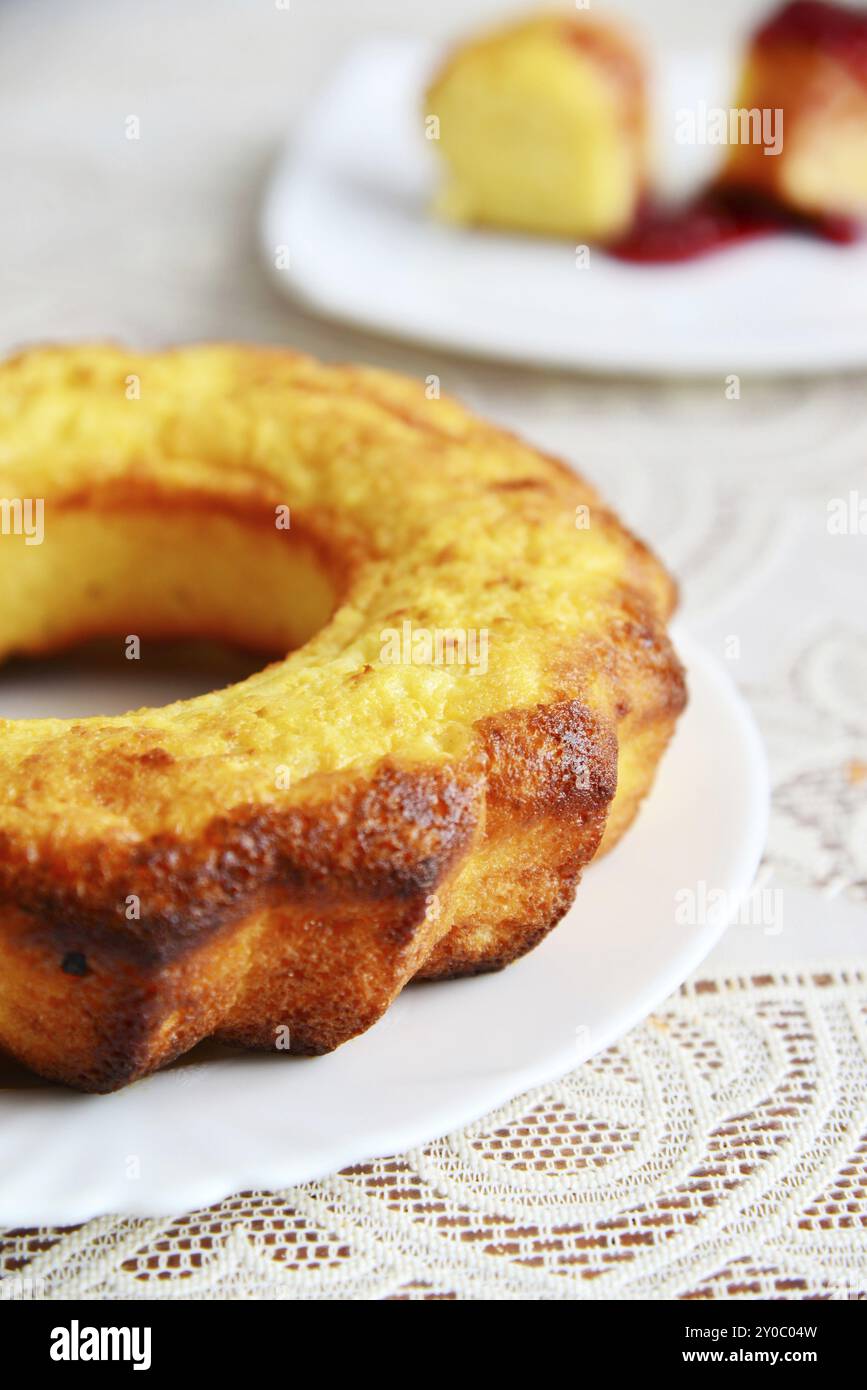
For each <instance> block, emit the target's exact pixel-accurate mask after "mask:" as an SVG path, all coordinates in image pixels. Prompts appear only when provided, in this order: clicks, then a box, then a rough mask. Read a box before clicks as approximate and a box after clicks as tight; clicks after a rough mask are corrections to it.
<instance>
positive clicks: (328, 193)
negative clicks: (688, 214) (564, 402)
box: [261, 39, 867, 375]
mask: <svg viewBox="0 0 867 1390" xmlns="http://www.w3.org/2000/svg"><path fill="white" fill-rule="evenodd" d="M438 52H439V50H438V49H437V48H436V47H433V48H432V47H431V46H430V45H429V44H428V43H425V42H420V41H418V40H415V39H413V40H403V39H401V40H397V39H395V40H386V39H382V40H373V41H370V42H367V43H365V44H364V45H363V46H361V47H360V48H358V49H357V50H356V51H355V52H354V53H353V54H352V55H351V56H350V58H349V59H348V60H346V61H345V62H344V64H343V65H342V66H341V67H340V68H339V69H338V71H337V73H336V75H335V76H334V78H333V80H332V82H331V84H330V85H329V86H328V87H327V88H326V89H325V91H324V92H323V94H322V95H321V96H320V98H319V99H318V101H317V102H315V103H314V105H313V107H312V110H311V112H310V114H309V116H308V118H307V120H306V122H305V124H304V125H303V126H302V129H301V131H300V133H299V134H298V136H297V138H296V139H295V140H294V141H293V144H292V146H291V148H289V149H287V151H286V152H285V154H284V156H283V158H282V160H281V161H280V163H279V165H278V167H277V169H276V171H275V174H274V177H273V180H272V182H271V185H270V187H269V190H268V193H267V197H266V200H265V205H264V209H263V214H262V220H261V239H262V247H263V253H264V255H265V258H266V262H267V264H268V265H269V266H271V267H272V268H273V270H274V275H275V278H276V279H277V282H278V284H280V285H281V286H282V287H283V289H284V290H286V291H287V292H289V293H290V294H292V295H293V296H295V297H296V298H297V299H299V300H301V301H302V302H303V303H305V304H306V305H307V306H308V307H309V308H310V309H312V310H313V311H314V312H316V313H318V314H321V315H323V316H325V317H327V318H330V319H335V320H340V321H343V322H347V323H351V324H353V325H355V326H358V327H364V328H368V329H373V330H376V331H379V332H382V333H385V334H388V335H389V336H393V337H399V338H406V339H410V340H413V341H416V342H420V343H430V344H433V345H435V346H437V347H440V348H445V349H452V350H457V351H461V352H465V353H469V354H472V355H474V356H482V357H491V358H498V359H501V360H513V361H521V362H529V363H535V364H539V365H545V366H558V367H572V368H582V369H595V370H598V371H620V372H641V373H654V374H659V373H677V374H689V375H697V374H699V375H710V374H722V375H726V374H728V373H731V372H739V371H742V370H743V371H756V372H765V373H783V372H792V371H797V372H800V371H804V372H807V371H809V372H816V371H833V370H838V369H846V368H857V367H864V366H867V246H864V245H862V246H842V247H841V246H834V245H830V244H826V243H823V242H821V241H818V240H813V239H811V238H808V237H797V236H773V237H768V238H766V239H764V240H760V241H757V242H754V243H752V244H747V245H742V246H739V247H734V248H731V249H728V250H724V251H720V252H718V253H716V254H711V255H709V256H707V257H705V258H703V259H699V260H696V261H693V262H691V263H688V264H680V265H673V266H631V265H626V264H623V263H619V262H616V261H614V260H611V259H609V258H607V257H606V256H605V255H604V254H603V253H602V252H601V251H599V250H596V249H595V248H594V249H592V250H591V253H590V263H589V265H588V266H587V267H586V268H584V269H579V268H578V266H577V264H576V256H575V248H574V246H572V245H571V244H570V243H569V242H566V241H556V240H547V239H541V238H540V239H538V240H536V239H533V238H530V237H521V236H510V235H506V234H503V233H490V232H485V231H479V230H467V229H464V228H452V227H448V226H444V225H442V224H440V223H438V222H437V221H435V220H434V219H433V218H432V217H431V215H430V213H429V204H430V197H431V192H432V190H433V188H434V186H435V182H436V178H437V169H436V165H435V159H434V155H433V151H432V149H431V146H430V144H429V142H426V141H425V140H424V138H423V134H422V129H423V115H424V111H423V93H424V90H425V84H426V81H427V79H428V77H429V75H430V73H431V71H432V68H433V66H434V65H435V63H436V61H437V56H438ZM733 71H734V63H733V55H732V52H731V51H730V50H727V49H725V48H721V49H720V50H719V52H718V53H717V54H716V55H715V56H711V55H709V54H708V55H703V54H701V53H692V54H684V53H680V54H677V53H675V54H667V55H662V56H660V58H659V60H658V63H657V71H656V74H655V97H654V107H655V109H654V126H655V130H656V146H657V151H656V156H657V158H656V164H657V169H658V179H657V182H658V184H659V186H660V187H661V188H663V189H666V190H669V191H675V190H676V191H677V192H678V193H681V194H683V193H686V192H688V191H689V189H690V188H691V187H696V186H697V185H698V184H699V183H700V181H701V179H702V178H703V177H705V176H706V175H707V173H708V172H709V168H710V166H711V165H712V162H713V159H714V157H715V156H716V155H718V153H719V151H718V150H714V149H712V148H708V147H706V146H705V147H701V146H697V147H695V148H691V147H685V146H680V145H677V144H676V143H675V141H674V138H673V131H674V128H675V113H676V111H677V110H678V108H680V107H687V106H691V105H694V103H695V100H696V93H699V94H700V95H701V97H702V99H703V100H705V101H707V102H708V104H709V105H710V106H713V105H715V104H720V105H724V106H726V107H727V106H728V105H729V103H730V100H731V92H732V90H733V86H732V76H733Z"/></svg>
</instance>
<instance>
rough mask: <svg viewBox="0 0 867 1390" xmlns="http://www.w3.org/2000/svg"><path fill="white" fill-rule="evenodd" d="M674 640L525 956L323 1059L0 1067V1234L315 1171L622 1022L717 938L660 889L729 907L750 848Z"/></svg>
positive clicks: (397, 1145)
mask: <svg viewBox="0 0 867 1390" xmlns="http://www.w3.org/2000/svg"><path fill="white" fill-rule="evenodd" d="M678 647H679V650H680V652H681V655H682V657H683V659H684V661H685V663H686V665H687V668H688V672H689V683H690V704H689V708H688V710H687V712H686V714H685V715H684V717H683V719H682V720H681V723H680V726H679V729H678V732H677V735H676V737H675V739H674V741H673V743H672V746H671V748H670V750H669V752H668V754H667V755H666V758H665V761H664V764H663V766H662V769H661V772H660V776H659V779H658V782H657V785H656V787H655V789H654V792H653V795H652V796H651V797H650V799H649V800H648V802H647V804H646V806H645V808H644V809H643V811H642V813H641V816H640V817H639V820H638V822H637V824H636V826H635V827H634V828H633V830H632V831H631V832H630V833H629V835H628V836H627V837H626V838H625V839H624V841H623V842H622V843H621V844H620V845H619V846H618V848H617V849H616V850H615V851H614V853H613V854H611V855H610V856H609V857H608V858H607V859H604V860H602V861H601V862H600V863H599V864H597V865H594V866H592V867H591V868H590V869H589V870H588V872H587V874H586V876H585V879H584V882H583V884H582V885H581V888H580V890H579V893H578V898H577V903H576V906H575V907H574V908H573V909H572V911H571V912H570V914H569V916H568V918H567V919H566V920H565V921H564V922H562V923H561V924H560V926H559V927H558V928H557V929H556V930H555V931H554V932H553V933H552V934H551V935H550V936H549V937H548V938H547V940H546V941H545V942H543V944H542V945H541V946H540V947H539V948H538V949H537V950H536V951H535V952H533V954H531V955H530V956H527V957H526V958H525V959H524V960H522V961H519V962H518V963H517V964H515V965H513V966H512V967H510V968H509V969H508V970H506V971H504V972H503V973H502V974H500V975H488V976H482V977H479V978H477V979H470V980H459V981H454V982H452V983H449V984H440V985H421V986H417V987H411V988H410V989H408V990H406V991H405V993H404V994H403V995H402V996H401V997H400V999H398V1000H397V1002H396V1004H395V1005H394V1007H393V1008H392V1009H391V1010H390V1012H389V1013H388V1014H387V1015H386V1016H385V1018H384V1019H383V1020H382V1021H381V1022H380V1023H379V1024H377V1025H376V1027H374V1028H372V1029H371V1030H370V1032H368V1033H366V1034H365V1035H364V1036H363V1037H361V1038H357V1039H356V1040H355V1041H354V1042H351V1043H347V1044H346V1045H345V1046H344V1047H342V1048H340V1049H339V1051H337V1052H335V1053H332V1054H331V1055H330V1056H328V1057H322V1058H317V1059H300V1058H291V1057H288V1056H285V1055H279V1054H275V1055H273V1056H271V1055H265V1054H258V1053H244V1052H233V1051H229V1050H228V1049H222V1048H218V1047H215V1046H213V1045H208V1044H205V1045H203V1046H202V1047H201V1048H198V1049H196V1050H195V1051H194V1052H193V1053H191V1054H189V1055H188V1057H187V1058H186V1059H183V1060H182V1061H181V1062H179V1063H177V1064H176V1065H175V1066H174V1067H172V1068H170V1069H169V1070H167V1071H164V1072H161V1073H159V1074H158V1075H156V1076H152V1077H149V1078H147V1079H146V1080H144V1081H139V1082H137V1083H136V1084H135V1085H133V1086H131V1087H129V1088H128V1089H127V1090H125V1091H120V1092H118V1093H117V1094H115V1095H110V1096H82V1095H79V1094H76V1093H74V1092H72V1091H67V1090H64V1089H63V1088H61V1087H58V1086H53V1085H51V1084H49V1083H47V1082H43V1081H40V1080H39V1079H38V1078H35V1077H32V1076H30V1074H29V1073H25V1072H24V1071H23V1070H22V1069H20V1068H18V1067H14V1066H12V1065H11V1064H8V1063H6V1064H3V1065H0V1225H7V1226H8V1225H25V1224H26V1225H31V1224H34V1225H35V1224H38V1223H46V1224H64V1223H69V1222H76V1221H84V1220H86V1219H87V1218H89V1217H92V1216H95V1215H98V1214H102V1213H106V1212H122V1213H130V1214H133V1215H143V1216H144V1215H167V1214H171V1213H173V1212H180V1211H187V1210H190V1209H192V1208H194V1207H198V1206H204V1205H206V1204H207V1203H209V1202H213V1201H216V1200H218V1199H220V1198H222V1197H225V1196H227V1195H228V1194H230V1193H232V1192H237V1191H241V1190H243V1189H248V1188H256V1187H261V1188H266V1189H274V1188H280V1187H285V1186H287V1185H288V1184H290V1183H294V1182H300V1181H302V1180H304V1179H308V1178H315V1177H321V1176H325V1175H326V1174H328V1173H331V1172H335V1171H336V1170H338V1169H339V1168H341V1167H343V1166H345V1165H347V1164H350V1163H355V1162H360V1161H362V1160H364V1159H366V1158H371V1157H374V1156H377V1155H381V1154H388V1153H393V1152H400V1151H402V1150H404V1149H406V1148H408V1147H410V1146H412V1145H415V1144H419V1143H422V1142H423V1141H425V1140H428V1139H431V1138H434V1137H436V1136H438V1135H440V1134H444V1133H446V1132H447V1131H449V1130H450V1129H453V1128H455V1127H456V1126H459V1125H461V1124H465V1123H468V1122H469V1121H470V1120H473V1119H475V1118H476V1117H478V1116H480V1115H482V1114H484V1113H485V1112H486V1111H487V1110H489V1109H491V1108H492V1107H494V1106H496V1105H498V1104H500V1103H502V1102H504V1101H505V1100H507V1099H509V1098H511V1097H513V1096H515V1095H518V1094H519V1093H520V1092H522V1091H524V1090H526V1089H527V1088H528V1087H531V1086H535V1085H537V1084H540V1083H542V1082H545V1081H549V1080H552V1079H554V1078H556V1077H558V1076H560V1075H563V1074H564V1073H565V1072H566V1071H568V1070H570V1069H571V1068H572V1067H574V1066H576V1065H577V1064H578V1063H579V1062H581V1061H582V1060H583V1059H584V1058H585V1057H587V1056H589V1055H591V1054H592V1053H594V1052H597V1051H599V1050H600V1049H601V1048H604V1047H607V1046H608V1045H609V1044H610V1043H611V1042H613V1041H614V1040H615V1039H616V1038H618V1037H619V1036H620V1035H621V1034H623V1033H624V1032H626V1031H627V1030H628V1029H629V1028H630V1027H632V1025H633V1024H634V1023H636V1022H637V1021H638V1020H639V1019H641V1018H642V1017H643V1016H644V1015H645V1014H647V1013H648V1012H649V1011H650V1010H651V1009H652V1008H653V1007H654V1006H655V1005H657V1004H658V1003H660V1002H661V1000H663V999H664V998H665V997H666V996H667V995H668V994H670V993H671V991H672V990H673V989H675V988H676V986H677V985H678V984H679V983H680V982H681V981H682V980H683V979H684V978H685V976H686V975H687V974H688V973H689V972H690V971H691V970H693V969H694V967H695V966H696V965H698V963H699V962H700V961H701V959H702V958H703V957H704V956H705V955H706V953H707V952H708V951H709V950H710V948H711V946H712V945H713V944H714V942H715V940H716V939H717V937H718V936H719V935H720V933H721V931H722V929H723V925H724V924H723V922H722V921H710V922H708V921H705V922H702V923H698V924H696V925H693V926H683V925H678V924H677V921H676V914H675V894H676V893H677V892H678V890H682V889H689V888H694V887H696V885H698V884H699V883H701V882H702V881H703V882H704V883H705V884H706V885H707V886H708V888H717V889H722V890H723V891H724V892H725V893H726V894H727V895H728V901H729V902H730V903H731V905H732V907H733V908H734V906H735V905H736V903H737V902H738V901H739V900H740V899H741V898H742V897H743V896H744V895H745V894H746V893H747V892H748V890H749V888H750V885H751V883H752V880H753V876H754V874H755V870H756V866H757V864H758V860H759V856H760V853H761V850H762V846H763V844H764V837H765V827H766V818H767V800H768V791H767V774H766V769H765V762H764V755H763V750H762V745H761V743H760V740H759V737H758V734H757V732H756V730H755V726H754V725H753V723H752V720H751V717H750V715H749V714H748V712H747V710H746V708H745V706H744V705H743V703H742V701H741V699H740V697H739V696H738V695H737V693H736V692H735V690H734V687H733V686H732V685H731V683H730V681H729V679H728V677H727V676H726V675H725V674H724V672H722V671H721V669H720V668H719V667H718V666H717V665H716V663H715V662H714V661H713V660H711V658H709V657H708V656H707V655H706V654H705V653H704V652H703V651H702V650H701V649H700V648H697V647H696V646H694V645H693V643H692V642H690V641H688V640H687V639H686V638H685V637H683V636H680V637H679V638H678ZM24 694H25V692H23V691H21V690H20V689H19V690H18V692H17V694H16V702H17V701H20V700H21V699H22V698H23V697H24ZM9 712H10V711H8V710H7V708H6V704H5V702H4V705H3V708H2V710H0V713H3V714H4V715H5V714H7V713H9ZM19 712H20V709H19Z"/></svg>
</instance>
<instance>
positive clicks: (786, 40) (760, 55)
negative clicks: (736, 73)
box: [722, 0, 867, 220]
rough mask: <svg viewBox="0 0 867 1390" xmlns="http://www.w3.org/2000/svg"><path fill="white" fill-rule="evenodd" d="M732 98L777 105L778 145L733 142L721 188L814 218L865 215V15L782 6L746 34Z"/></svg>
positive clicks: (753, 105) (812, 2)
mask: <svg viewBox="0 0 867 1390" xmlns="http://www.w3.org/2000/svg"><path fill="white" fill-rule="evenodd" d="M738 105H739V107H740V108H741V109H742V110H743V109H746V110H758V111H760V112H761V111H771V112H782V141H781V142H780V144H781V148H780V150H779V153H777V154H770V153H768V154H766V153H765V148H764V146H763V145H762V144H761V143H760V142H758V141H757V142H755V143H751V144H739V145H733V146H732V147H731V150H730V154H729V159H728V162H727V164H726V168H725V170H724V173H723V180H722V181H723V184H724V185H725V186H728V187H737V188H743V189H748V190H752V191H753V192H755V193H758V194H762V195H765V196H767V197H768V198H770V199H772V200H774V201H776V202H779V203H781V204H782V205H783V206H784V207H787V208H789V209H791V210H793V211H795V212H797V213H800V214H803V215H805V216H807V217H811V218H818V219H823V220H833V219H835V218H844V219H856V220H859V219H862V218H867V13H865V12H864V11H863V10H861V11H858V10H853V9H848V8H845V7H843V6H841V5H830V4H822V3H819V0H794V3H792V4H789V5H785V6H784V7H783V9H781V10H779V11H778V12H777V13H776V14H774V15H773V16H772V17H771V18H770V19H769V20H768V21H767V22H766V23H765V24H764V25H763V26H762V27H761V28H760V29H759V31H758V33H757V34H756V35H755V37H754V38H753V40H752V43H751V45H750V48H749V51H748V53H747V57H746V62H745V66H744V73H743V77H742V80H741V86H740V92H739V96H738ZM779 121H780V117H779V116H777V125H779Z"/></svg>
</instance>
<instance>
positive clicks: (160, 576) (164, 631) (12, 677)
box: [0, 501, 337, 719]
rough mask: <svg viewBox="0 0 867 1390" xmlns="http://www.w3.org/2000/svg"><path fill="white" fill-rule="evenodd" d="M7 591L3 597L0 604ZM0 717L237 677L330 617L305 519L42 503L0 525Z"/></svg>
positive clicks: (131, 706)
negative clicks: (35, 514)
mask: <svg viewBox="0 0 867 1390" xmlns="http://www.w3.org/2000/svg"><path fill="white" fill-rule="evenodd" d="M2 600H5V601H2ZM0 601H2V602H0V661H2V662H3V663H4V664H3V665H2V666H0V717H2V718H6V719H34V718H46V717H57V718H81V717H83V716H86V715H91V714H96V715H99V714H124V713H126V712H128V711H130V710H135V709H141V708H143V707H145V706H151V707H154V706H159V705H166V704H170V703H172V702H173V701H174V700H180V699H190V698H192V697H193V696H196V695H200V694H203V693H205V692H206V691H209V690H218V689H221V688H223V687H224V686H226V685H231V684H233V683H234V682H236V681H239V680H244V679H245V678H246V677H247V676H249V675H252V674H253V673H254V672H255V671H257V670H260V669H261V668H262V667H263V666H265V665H266V664H267V663H268V662H269V661H273V660H276V659H279V658H280V657H282V656H284V655H285V654H286V652H288V651H291V650H294V649H296V648H297V647H300V646H302V645H303V644H304V643H305V642H306V641H308V639H309V638H310V637H312V636H313V635H314V633H316V632H317V631H318V630H319V629H320V628H321V627H323V626H324V625H325V623H327V621H328V619H329V618H330V616H331V614H332V612H333V611H334V608H335V606H336V603H337V591H336V587H335V584H334V582H333V581H332V578H331V575H330V574H329V571H328V568H327V566H326V564H325V563H324V561H323V559H322V557H321V556H320V554H319V551H318V549H317V547H316V546H314V545H313V544H312V543H311V541H310V540H309V539H308V538H306V537H305V535H304V533H303V530H301V529H300V528H298V527H295V529H292V528H291V527H290V528H289V529H288V530H287V529H281V528H278V527H277V525H276V524H275V517H274V512H273V510H272V509H271V508H267V507H263V508H262V509H261V510H260V511H257V512H256V513H255V514H253V515H250V514H247V513H244V512H243V510H241V509H238V510H237V511H232V510H228V509H220V508H219V507H217V506H214V505H213V504H209V505H207V506H205V505H202V506H177V505H174V506H171V507H168V506H166V505H165V504H163V505H160V506H157V505H154V504H151V505H150V506H148V505H147V504H144V505H139V506H137V507H135V508H133V507H128V508H124V507H119V506H116V505H114V506H111V507H105V506H102V507H100V506H99V505H98V504H96V503H94V502H93V501H91V502H90V504H86V503H82V504H81V505H80V506H68V507H58V508H56V509H52V508H51V507H49V506H48V505H46V507H45V524H44V536H43V538H42V539H41V541H40V543H39V544H33V545H26V544H24V542H23V539H22V537H20V536H15V535H3V536H0Z"/></svg>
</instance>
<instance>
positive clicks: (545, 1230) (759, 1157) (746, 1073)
mask: <svg viewBox="0 0 867 1390" xmlns="http://www.w3.org/2000/svg"><path fill="white" fill-rule="evenodd" d="M865 1132H867V972H863V971H858V970H847V969H845V968H839V967H837V968H829V969H827V970H823V971H822V972H816V971H812V972H806V973H805V972H799V971H790V972H787V973H785V974H780V973H779V972H778V973H777V974H776V975H766V976H758V977H753V978H750V979H739V978H725V977H718V978H715V979H707V978H705V979H701V978H699V979H698V980H696V981H693V982H691V983H690V984H689V985H687V986H684V988H683V989H682V990H681V991H680V992H679V993H678V995H676V996H675V997H674V998H673V999H672V1000H671V1001H670V1002H669V1003H668V1005H667V1006H666V1008H665V1010H664V1011H663V1012H660V1013H659V1014H657V1015H656V1016H654V1017H653V1018H651V1019H649V1020H648V1021H647V1022H646V1023H645V1024H644V1025H643V1026H642V1027H640V1028H638V1029H636V1030H634V1031H633V1032H632V1033H631V1034H630V1035H629V1036H628V1037H627V1038H625V1039H624V1040H623V1041H622V1042H621V1043H620V1044H618V1045H617V1046H615V1047H612V1048H609V1049H608V1051H607V1052H604V1053H602V1054H601V1055H600V1056H598V1057H596V1058H594V1059H593V1060H592V1061H590V1062H588V1063H586V1064H585V1065H584V1066H582V1067H579V1068H578V1070H577V1071H574V1072H573V1073H572V1074H571V1075H570V1076H568V1077H566V1078H565V1079H564V1080H563V1081H561V1082H560V1083H559V1084H558V1085H555V1086H546V1087H544V1088H543V1089H541V1090H538V1091H535V1092H532V1093H530V1094H529V1095H525V1096H522V1097H521V1098H520V1099H518V1100H516V1101H514V1102H513V1103H512V1104H510V1105H507V1106H503V1107H502V1108H501V1109H500V1110H498V1111H496V1112H495V1113H494V1114H492V1115H489V1116H487V1118H486V1119H485V1120H484V1121H482V1122H481V1123H479V1124H476V1125H473V1126H471V1127H470V1128H468V1129H465V1130H462V1131H460V1132H459V1133H456V1134H452V1135H449V1136H447V1137H446V1138H444V1139H441V1140H440V1141H439V1142H437V1143H435V1144H431V1145H429V1146H427V1147H426V1148H423V1149H418V1150H414V1151H412V1152H410V1153H407V1154H404V1155H402V1156H401V1157H400V1158H389V1159H381V1160H379V1161H378V1162H376V1163H372V1164H368V1165H365V1166H364V1167H358V1168H352V1169H348V1170H346V1171H344V1172H342V1173H340V1174H338V1175H337V1176H336V1177H333V1178H331V1179H329V1180H327V1181H325V1182H317V1183H309V1184H306V1185H304V1186H301V1187H297V1188H293V1189H290V1190H289V1191H286V1192H280V1193H270V1194H264V1193H245V1194H243V1195H241V1196H238V1197H234V1198H232V1199H230V1200H228V1201H226V1202H223V1203H221V1204H220V1205H218V1206H215V1207H212V1208H209V1209H208V1210H205V1211H200V1212H195V1213H193V1214H191V1215H187V1216H182V1217H180V1218H177V1219H172V1218H169V1219H166V1220H147V1221H132V1220H127V1221H118V1220H116V1219H112V1218H105V1219H103V1220H97V1221H92V1222H90V1223H88V1224H87V1225H85V1226H83V1227H80V1228H78V1229H75V1230H68V1231H55V1230H41V1231H37V1230H33V1231H18V1232H10V1233H8V1234H7V1235H6V1237H5V1239H2V1240H0V1263H2V1267H4V1268H5V1270H6V1277H5V1280H4V1281H3V1283H4V1284H5V1292H6V1296H7V1297H14V1296H18V1297H23V1296H30V1295H32V1294H36V1296H38V1297H41V1298H52V1297H83V1298H87V1299H96V1298H183V1299H190V1298H213V1297H217V1298H219V1297H226V1296H229V1297H235V1298H238V1297H255V1298H312V1299H323V1298H324V1299H345V1298H415V1299H419V1298H450V1297H451V1298H453V1297H459V1298H469V1299H481V1298H503V1299H519V1298H520V1299H546V1300H547V1299H575V1298H612V1297H617V1298H624V1297H626V1298H629V1297H638V1296H641V1297H654V1296H655V1297H663V1298H671V1297H691V1298H709V1297H720V1296H722V1297H727V1298H737V1297H746V1298H756V1297H762V1298H785V1297H788V1298H792V1297H798V1298H801V1297H806V1296H811V1297H823V1298H838V1299H842V1298H852V1297H858V1296H863V1291H864V1286H865V1269H867V1140H865V1138H864V1137H863V1136H864V1135H865ZM0 1287H2V1286H0Z"/></svg>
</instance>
